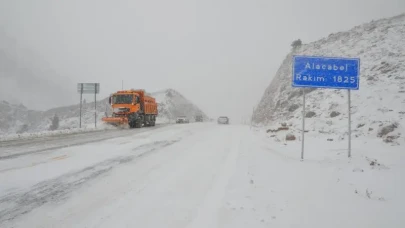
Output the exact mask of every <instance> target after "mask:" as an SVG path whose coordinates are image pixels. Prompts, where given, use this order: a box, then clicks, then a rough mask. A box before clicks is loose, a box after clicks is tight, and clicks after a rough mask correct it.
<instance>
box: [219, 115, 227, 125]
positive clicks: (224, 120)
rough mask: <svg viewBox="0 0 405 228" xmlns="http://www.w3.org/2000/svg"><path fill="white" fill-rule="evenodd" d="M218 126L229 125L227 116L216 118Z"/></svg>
mask: <svg viewBox="0 0 405 228" xmlns="http://www.w3.org/2000/svg"><path fill="white" fill-rule="evenodd" d="M218 124H229V118H228V117H227V116H220V117H218Z"/></svg>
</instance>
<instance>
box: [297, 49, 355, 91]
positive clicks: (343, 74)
mask: <svg viewBox="0 0 405 228" xmlns="http://www.w3.org/2000/svg"><path fill="white" fill-rule="evenodd" d="M292 73H293V75H292V78H293V83H292V86H293V87H312V88H329V89H352V90H358V89H359V73H360V59H358V58H334V57H316V56H294V57H293V69H292Z"/></svg>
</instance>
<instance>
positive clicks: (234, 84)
mask: <svg viewBox="0 0 405 228" xmlns="http://www.w3.org/2000/svg"><path fill="white" fill-rule="evenodd" d="M403 12H405V1H404V0H338V1H337V0H335V1H331V0H170V1H169V0H147V1H146V0H142V1H141V0H108V1H107V0H64V1H56V0H0V35H1V34H3V36H7V37H8V38H10V39H14V40H15V42H16V47H18V48H19V49H28V50H31V51H32V52H33V53H34V56H36V57H35V58H36V59H37V61H39V62H41V63H45V64H44V65H45V66H46V67H48V68H50V69H52V72H53V73H50V72H48V71H47V73H46V74H43V75H41V76H40V77H43V78H41V79H38V81H39V82H40V84H41V86H42V87H41V90H40V91H38V92H34V93H32V94H31V95H27V94H23V93H15V91H21V90H22V89H26V88H27V87H29V88H30V89H33V88H34V89H35V86H36V85H35V84H34V83H35V80H34V79H31V80H30V79H27V81H26V82H24V81H23V78H22V77H18V78H17V77H15V78H12V79H10V78H8V79H7V83H8V84H9V85H11V84H12V85H13V86H12V88H10V86H8V87H7V88H6V87H5V86H4V85H5V83H4V82H6V79H5V76H4V75H3V76H1V75H0V80H3V82H1V81H0V84H3V86H2V87H0V89H2V91H3V92H2V93H0V95H1V96H2V97H0V100H2V99H5V100H7V98H8V97H12V98H13V99H17V100H20V101H21V102H23V103H24V104H25V105H26V106H28V107H30V108H37V109H46V108H49V107H54V106H58V105H65V104H72V103H75V102H77V101H78V95H77V94H76V83H77V82H99V83H101V91H102V93H101V95H102V96H103V97H104V96H107V95H108V94H109V93H111V92H113V91H115V90H117V89H120V88H121V80H124V84H125V87H126V88H144V89H146V90H147V91H149V92H153V91H157V90H161V89H165V88H174V89H176V90H178V91H179V92H181V93H182V94H183V95H185V96H186V97H187V98H188V99H190V100H191V101H192V102H194V103H195V104H196V105H198V106H199V107H201V108H202V109H203V110H204V111H205V112H206V113H207V114H209V115H211V116H213V117H216V116H218V115H229V116H231V117H233V118H241V117H242V116H250V114H251V112H252V108H253V106H254V105H256V104H257V103H258V101H259V100H260V98H261V96H262V94H263V92H264V90H265V88H266V87H267V86H268V85H269V83H270V81H271V79H272V77H273V75H274V74H275V72H276V71H277V69H278V67H279V65H280V64H281V62H282V61H283V59H284V57H285V56H286V55H287V53H288V52H289V51H290V44H291V42H292V41H293V40H294V39H297V38H301V39H302V41H303V42H304V43H308V42H311V41H315V40H317V39H320V38H322V37H325V36H327V35H329V34H330V33H334V32H338V31H342V30H347V29H350V28H352V27H354V26H356V25H359V24H361V23H364V22H368V21H371V20H373V19H379V18H383V17H390V16H395V15H397V14H400V13H403ZM0 40H1V39H0ZM1 47H2V46H1V45H0V48H1ZM9 49H10V47H9ZM0 66H2V65H1V64H0ZM11 80H14V83H11V82H10V81H11ZM48 82H49V83H50V85H52V86H53V87H55V88H57V90H52V91H63V93H62V94H49V93H51V92H47V91H48V90H47V89H46V87H47V85H46V83H48ZM44 85H45V87H44ZM15 87H16V88H15ZM11 89H12V91H13V92H14V93H13V95H7V94H5V93H6V92H5V91H7V92H8V93H10V92H11ZM50 91H51V90H50ZM52 93H55V92H52ZM19 94H21V95H19ZM19 96H20V97H19ZM44 97H46V99H45V98H44ZM24 101H28V102H24Z"/></svg>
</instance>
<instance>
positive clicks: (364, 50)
mask: <svg viewBox="0 0 405 228" xmlns="http://www.w3.org/2000/svg"><path fill="white" fill-rule="evenodd" d="M293 55H315V56H335V57H359V58H360V59H361V71H360V74H361V78H360V89H359V90H358V91H352V92H351V98H352V99H351V102H352V126H353V127H352V129H353V131H354V133H353V135H354V136H355V137H360V136H370V137H381V138H383V139H384V140H385V141H386V142H390V141H393V140H394V141H395V140H396V141H400V140H403V139H404V134H405V131H404V129H405V128H404V126H405V122H404V117H405V14H401V15H399V16H395V17H392V18H388V19H381V20H378V21H372V22H370V23H366V24H363V25H360V26H357V27H355V28H353V29H351V30H350V31H346V32H339V33H335V34H331V35H329V36H328V37H327V38H324V39H321V40H319V41H316V42H312V43H309V44H305V45H302V46H301V47H298V48H296V49H295V50H293V51H292V52H291V53H290V54H288V55H287V57H286V59H285V60H284V62H283V63H282V65H281V66H280V68H279V70H278V71H277V73H276V75H275V77H274V79H273V80H272V82H271V83H270V85H269V87H268V88H267V89H266V91H265V92H264V95H263V97H262V99H261V101H260V103H259V105H258V107H257V108H256V111H255V112H254V115H253V121H254V123H255V124H257V125H262V126H270V125H277V124H279V123H280V122H287V123H289V124H290V125H291V126H292V127H291V128H293V129H300V128H301V120H302V90H301V89H298V88H292V86H291V84H292V78H291V75H292V73H291V70H292V56H293ZM306 93H307V95H306V116H307V118H306V128H307V130H309V131H312V132H319V133H324V134H328V135H330V136H335V135H338V136H339V139H343V138H344V137H345V134H347V123H348V120H347V118H348V115H347V113H348V111H347V110H348V99H347V91H346V90H331V89H306ZM401 133H402V134H401ZM398 138H400V139H398Z"/></svg>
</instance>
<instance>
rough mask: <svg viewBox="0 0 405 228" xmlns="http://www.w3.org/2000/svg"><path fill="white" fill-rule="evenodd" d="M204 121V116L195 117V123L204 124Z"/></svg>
mask: <svg viewBox="0 0 405 228" xmlns="http://www.w3.org/2000/svg"><path fill="white" fill-rule="evenodd" d="M203 121H204V117H203V116H202V115H197V116H195V122H203Z"/></svg>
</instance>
